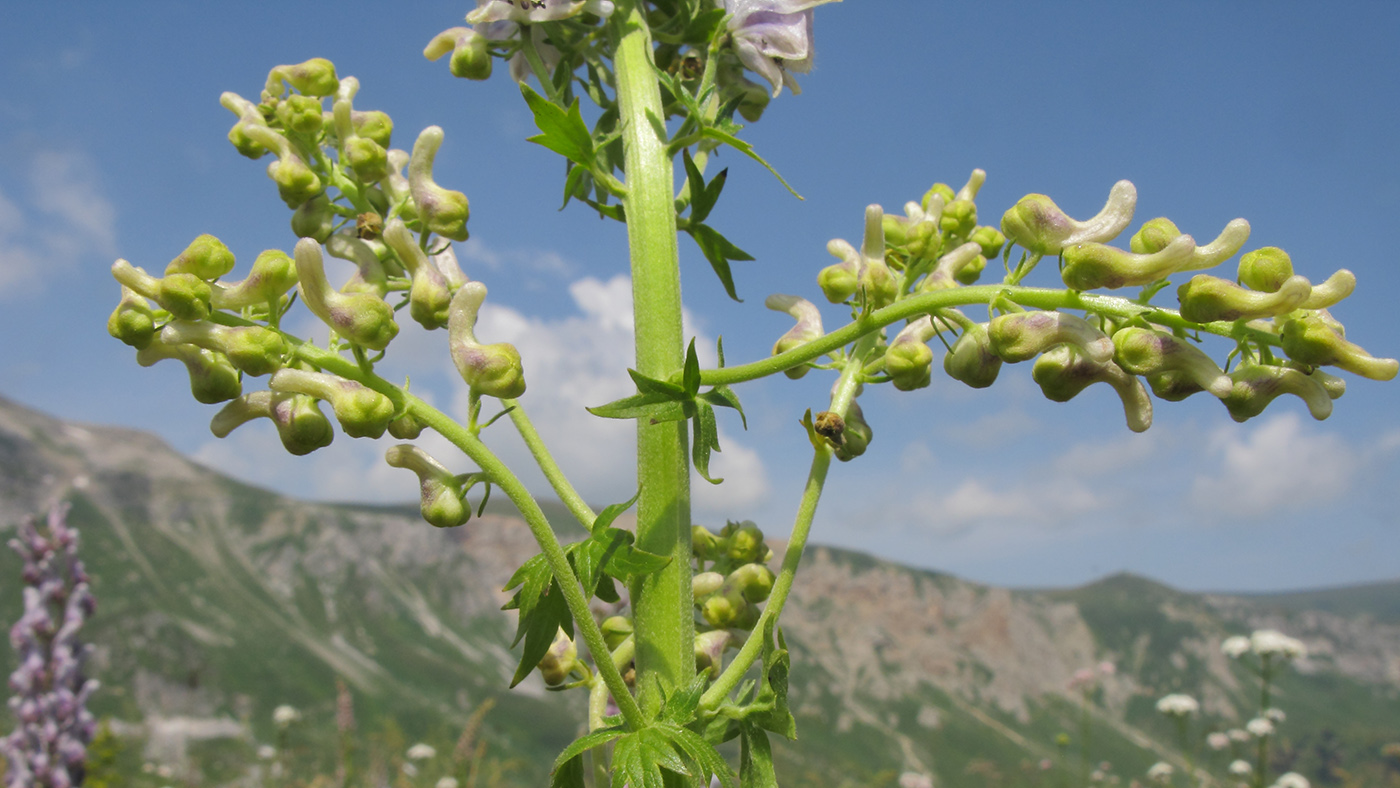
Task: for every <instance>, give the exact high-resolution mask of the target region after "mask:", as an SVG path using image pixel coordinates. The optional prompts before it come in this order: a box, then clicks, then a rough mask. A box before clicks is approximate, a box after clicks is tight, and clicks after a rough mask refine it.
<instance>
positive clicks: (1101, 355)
mask: <svg viewBox="0 0 1400 788" xmlns="http://www.w3.org/2000/svg"><path fill="white" fill-rule="evenodd" d="M987 336H988V338H989V339H990V340H991V347H992V352H993V353H995V354H996V355H997V356H998V357H999V358H1000V359H1001V360H1003V361H1007V362H1010V363H1012V364H1015V363H1017V362H1020V361H1025V360H1027V359H1031V358H1034V357H1035V356H1037V355H1039V354H1041V353H1044V352H1045V351H1046V350H1048V349H1050V348H1052V347H1054V346H1055V345H1059V344H1070V345H1074V346H1075V347H1076V348H1078V349H1079V350H1080V352H1082V353H1083V354H1084V356H1085V357H1086V358H1088V359H1089V360H1090V361H1093V362H1095V363H1099V364H1103V363H1105V362H1107V361H1109V360H1110V359H1112V358H1113V340H1111V339H1109V338H1108V336H1107V335H1106V334H1104V333H1103V332H1102V331H1100V330H1099V329H1098V327H1096V326H1095V325H1094V324H1093V323H1090V322H1089V321H1087V320H1085V319H1084V318H1082V317H1075V316H1074V315H1070V314H1066V313H1064V312H1012V313H1010V314H1005V315H999V316H997V317H995V318H992V321H991V322H990V323H988V324H987Z"/></svg>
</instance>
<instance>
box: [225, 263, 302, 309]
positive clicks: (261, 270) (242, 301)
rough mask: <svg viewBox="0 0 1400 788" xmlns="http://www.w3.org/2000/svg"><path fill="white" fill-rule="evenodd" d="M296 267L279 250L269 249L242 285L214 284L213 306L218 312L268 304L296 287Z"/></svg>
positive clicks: (237, 283)
mask: <svg viewBox="0 0 1400 788" xmlns="http://www.w3.org/2000/svg"><path fill="white" fill-rule="evenodd" d="M296 283H297V268H296V263H293V262H292V258H290V257H288V256H287V253H286V252H283V251H281V250H280V249H268V250H266V251H264V252H263V253H262V254H260V255H258V259H256V260H254V261H253V270H251V271H249V272H248V276H247V278H245V279H244V280H242V281H241V282H232V283H229V284H226V285H221V284H217V283H216V284H214V285H212V288H213V292H212V294H211V297H210V303H211V304H212V305H213V307H214V308H215V309H229V310H234V311H237V310H240V309H243V308H245V307H250V306H259V305H262V304H268V303H271V302H273V301H276V300H277V299H279V298H281V297H282V294H284V293H286V292H287V291H288V290H291V289H292V288H293V287H295V286H296Z"/></svg>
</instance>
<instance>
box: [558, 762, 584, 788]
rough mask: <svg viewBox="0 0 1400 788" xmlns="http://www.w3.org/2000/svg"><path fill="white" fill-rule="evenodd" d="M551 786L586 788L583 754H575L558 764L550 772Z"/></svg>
mask: <svg viewBox="0 0 1400 788" xmlns="http://www.w3.org/2000/svg"><path fill="white" fill-rule="evenodd" d="M549 788H584V782H583V756H581V755H575V756H574V757H572V758H570V759H569V760H567V761H564V762H563V763H562V764H556V765H555V766H554V771H552V772H550V774H549Z"/></svg>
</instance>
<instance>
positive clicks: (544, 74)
mask: <svg viewBox="0 0 1400 788" xmlns="http://www.w3.org/2000/svg"><path fill="white" fill-rule="evenodd" d="M520 51H521V52H523V53H524V54H525V62H526V63H528V64H530V71H531V72H533V73H534V75H535V79H538V80H539V81H540V89H541V90H543V91H544V95H545V98H547V99H549V100H550V101H552V102H554V103H555V104H560V102H559V91H558V90H556V89H555V88H554V75H553V74H551V73H549V69H548V68H545V65H544V58H542V57H540V52H539V50H538V49H535V38H534V35H533V34H532V33H531V31H530V26H529V25H521V26H520ZM560 106H563V105H562V104H560Z"/></svg>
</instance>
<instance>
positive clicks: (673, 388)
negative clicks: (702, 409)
mask: <svg viewBox="0 0 1400 788" xmlns="http://www.w3.org/2000/svg"><path fill="white" fill-rule="evenodd" d="M627 374H628V376H629V377H631V378H632V382H633V383H635V384H636V385H637V392H638V393H639V394H655V395H657V396H661V397H667V398H668V399H672V400H675V401H676V402H684V401H685V400H688V399H690V398H691V397H692V396H694V395H693V394H687V393H686V390H685V389H684V388H682V387H681V386H677V385H676V384H674V383H672V382H670V381H667V380H660V379H657V378H651V377H647V376H646V375H643V374H642V373H640V372H638V371H637V370H635V369H629V370H627Z"/></svg>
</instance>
